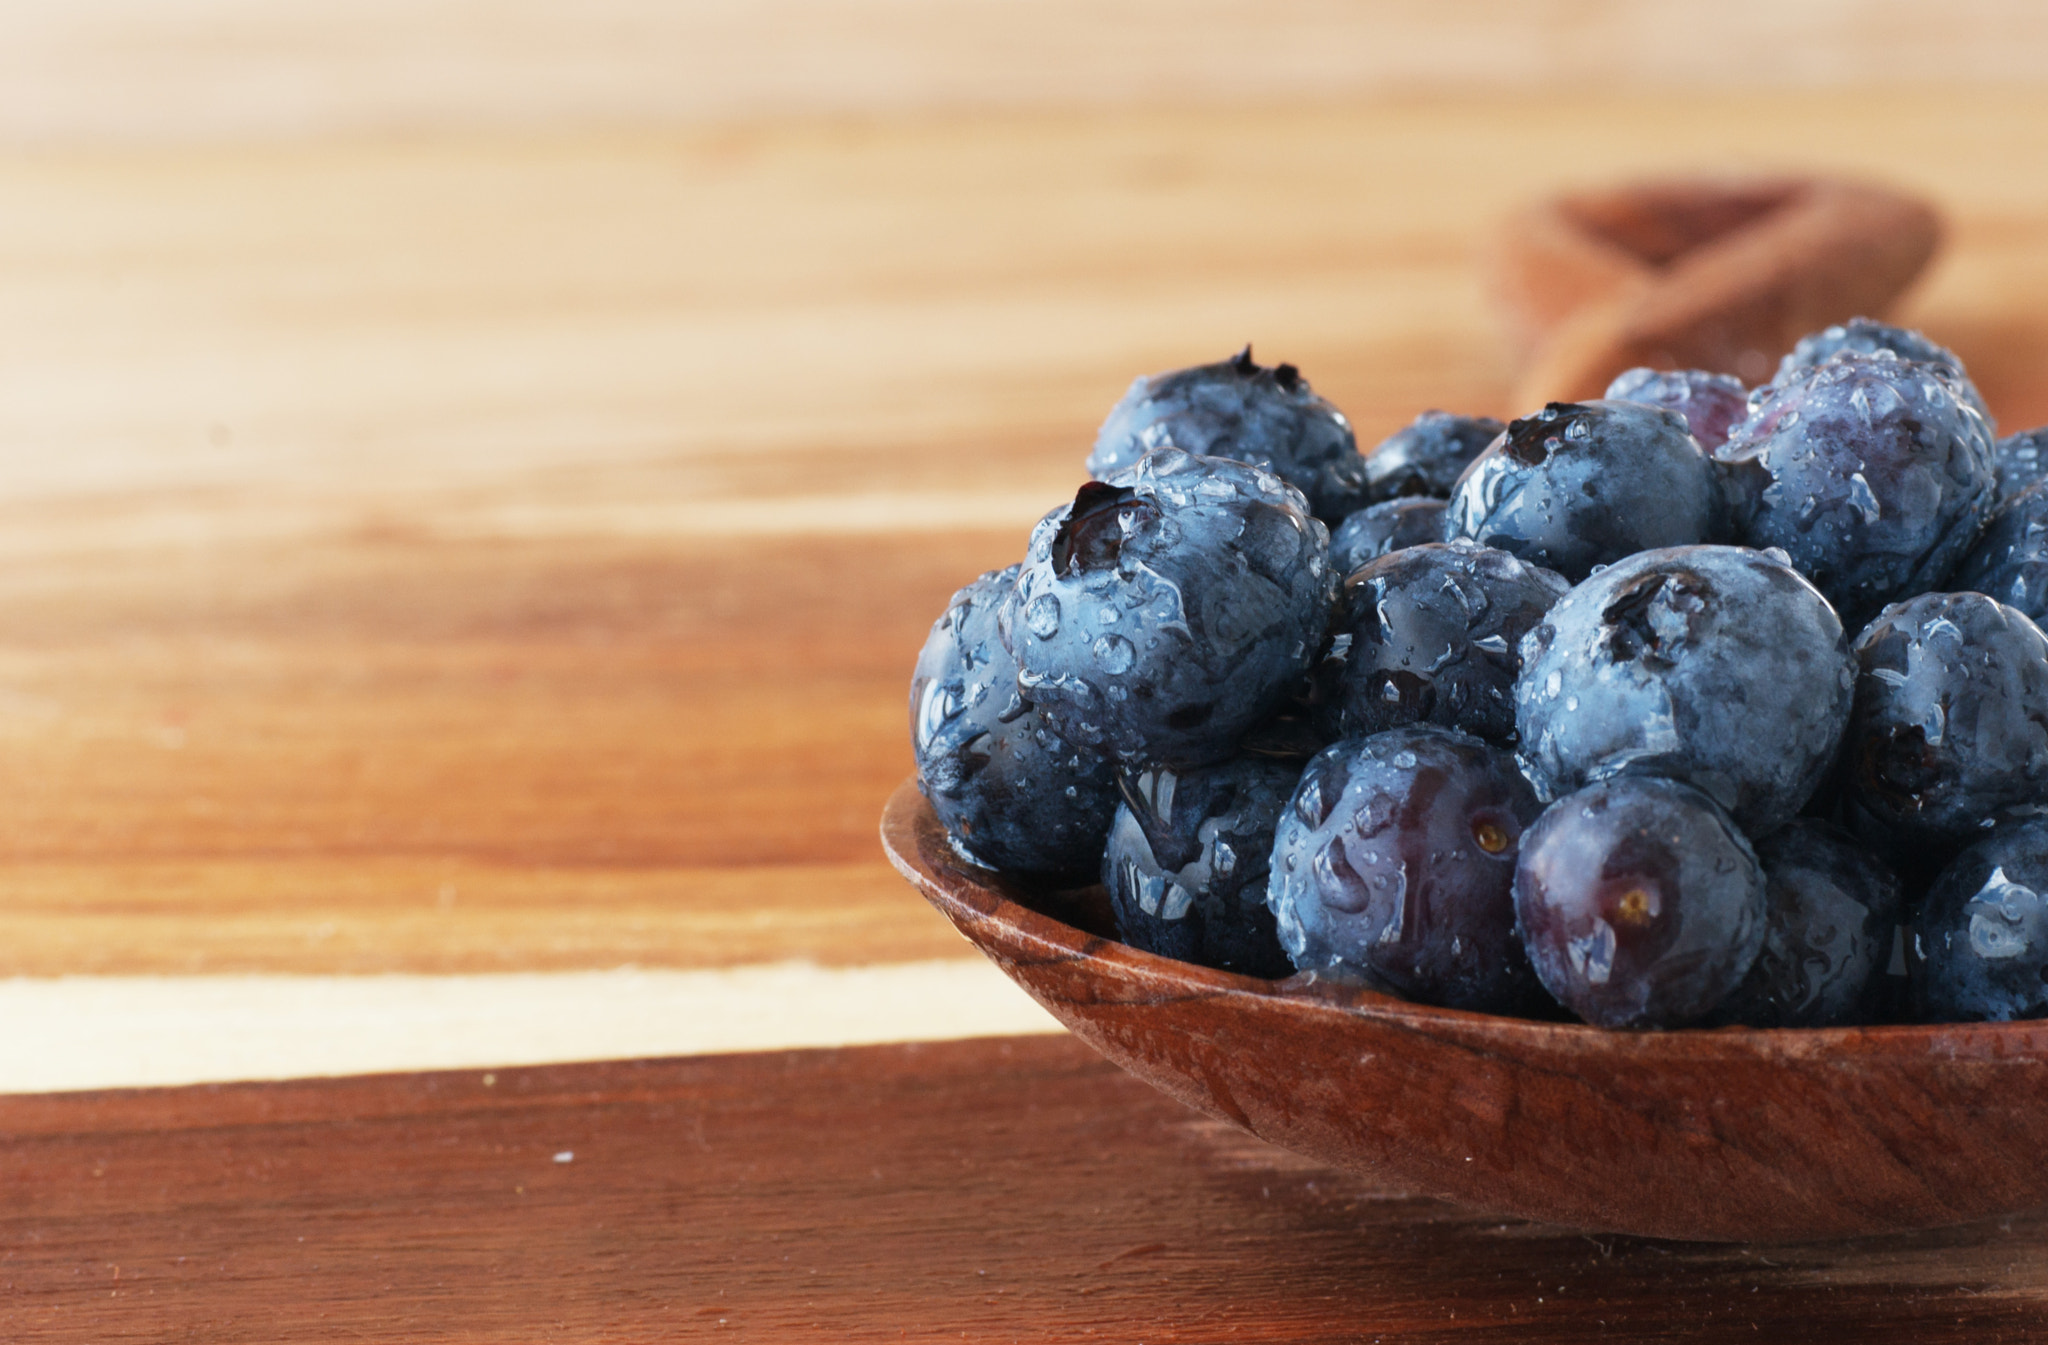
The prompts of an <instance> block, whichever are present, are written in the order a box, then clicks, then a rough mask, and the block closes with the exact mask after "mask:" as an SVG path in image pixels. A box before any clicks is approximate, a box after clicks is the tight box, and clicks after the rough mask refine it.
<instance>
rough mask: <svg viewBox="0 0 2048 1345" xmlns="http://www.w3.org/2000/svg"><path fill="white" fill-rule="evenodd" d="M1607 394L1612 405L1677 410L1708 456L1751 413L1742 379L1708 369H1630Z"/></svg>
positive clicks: (1747, 390) (1725, 440)
mask: <svg viewBox="0 0 2048 1345" xmlns="http://www.w3.org/2000/svg"><path fill="white" fill-rule="evenodd" d="M1604 395H1605V396H1606V398H1607V400H1609V401H1612V402H1641V403H1642V404H1643V405H1645V406H1661V407H1663V408H1664V409H1665V410H1666V411H1676V412H1677V413H1678V414H1679V415H1680V416H1683V417H1684V418H1685V427H1686V429H1688V430H1690V431H1692V437H1693V438H1694V439H1695V440H1697V441H1698V442H1699V446H1700V447H1701V448H1702V449H1704V450H1706V451H1707V452H1709V453H1712V452H1713V451H1714V450H1715V449H1717V448H1719V447H1720V446H1721V445H1722V444H1724V443H1726V442H1728V431H1729V430H1731V429H1733V428H1734V427H1735V426H1736V424H1737V423H1738V422H1740V421H1741V420H1742V419H1743V418H1744V417H1745V416H1747V415H1748V414H1749V389H1747V388H1745V387H1743V386H1742V380H1741V379H1739V378H1736V377H1735V376H1734V375H1733V374H1715V373H1709V372H1707V371H1706V370H1705V369H1668V370H1658V369H1642V368H1637V369H1630V370H1628V371H1627V372H1625V373H1623V374H1621V375H1620V376H1618V377H1617V378H1616V379H1615V380H1614V381H1613V382H1612V383H1609V384H1608V385H1607V391H1606V393H1605V394H1604Z"/></svg>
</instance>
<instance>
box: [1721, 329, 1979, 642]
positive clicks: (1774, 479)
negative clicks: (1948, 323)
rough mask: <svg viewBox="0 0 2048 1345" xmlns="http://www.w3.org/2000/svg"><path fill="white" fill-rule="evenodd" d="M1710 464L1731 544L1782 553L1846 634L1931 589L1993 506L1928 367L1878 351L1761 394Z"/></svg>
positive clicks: (1799, 375)
mask: <svg viewBox="0 0 2048 1345" xmlns="http://www.w3.org/2000/svg"><path fill="white" fill-rule="evenodd" d="M1715 457H1716V459H1717V460H1718V461H1719V462H1720V463H1721V464H1722V465H1723V467H1724V469H1725V475H1726V479H1727V482H1728V484H1729V487H1730V490H1731V494H1732V496H1733V498H1734V499H1735V501H1736V504H1735V511H1736V519H1735V525H1736V533H1737V535H1738V536H1739V537H1740V538H1741V539H1742V540H1743V541H1746V542H1747V543H1749V544H1750V545H1751V546H1758V547H1773V546H1774V547H1778V548H1781V549H1782V550H1783V551H1784V552H1785V553H1786V554H1787V555H1788V556H1789V557H1790V558H1791V561H1792V564H1793V566H1794V567H1796V568H1797V569H1798V570H1799V572H1800V573H1801V574H1804V575H1805V576H1806V577H1807V578H1809V579H1811V580H1813V582H1814V585H1815V586H1816V587H1817V588H1819V589H1820V591H1821V592H1822V593H1824V594H1826V595H1827V597H1828V601H1830V602H1832V603H1833V604H1834V605H1835V608H1836V610H1837V611H1839V612H1840V613H1841V614H1842V619H1843V621H1844V622H1845V623H1846V624H1847V625H1849V626H1850V627H1851V628H1852V629H1854V628H1856V627H1858V626H1860V625H1861V624H1862V623H1863V622H1865V621H1868V620H1869V619H1870V618H1871V617H1872V616H1873V615H1875V614H1876V612H1877V610H1878V609H1879V608H1880V607H1882V606H1884V604H1886V603H1888V602H1893V601H1896V600H1897V599H1899V598H1904V597H1910V596H1912V595H1913V594H1915V593H1924V592H1926V591H1927V590H1929V589H1931V588H1934V587H1937V586H1939V585H1940V584H1941V582H1942V581H1943V580H1944V579H1946V578H1947V577H1948V573H1949V571H1950V570H1952V569H1954V568H1955V565H1956V562H1958V561H1960V560H1961V559H1962V558H1963V556H1964V555H1965V554H1966V553H1968V551H1969V550H1970V548H1971V547H1972V546H1974V545H1975V544H1976V541H1977V535H1978V534H1979V533H1980V532H1981V531H1982V530H1983V527H1984V520H1985V518H1986V516H1987V515H1988V513H1989V510H1990V507H1991V503H1992V500H1993V491H1994V487H1993V479H1992V470H1991V439H1990V436H1989V434H1988V433H1987V431H1986V430H1985V427H1984V420H1983V418H1982V417H1981V416H1979V415H1978V414H1977V413H1976V412H1975V411H1973V410H1971V409H1970V408H1969V407H1967V406H1965V405H1964V404H1963V403H1962V402H1960V401H1958V400H1957V398H1956V396H1955V394H1954V392H1953V391H1952V390H1951V387H1950V385H1949V384H1948V383H1946V382H1944V381H1943V380H1941V379H1940V378H1938V377H1936V376H1935V375H1934V373H1932V372H1931V371H1930V367H1929V366H1926V365H1920V364H1912V363H1908V362H1906V361H1904V360H1901V359H1899V358H1898V357H1897V356H1895V355H1892V354H1891V353H1889V352H1882V353H1879V354H1876V355H1854V354H1843V355H1837V356H1835V357H1834V358H1833V359H1832V360H1829V361H1828V362H1827V363H1825V364H1822V365H1819V366H1817V367H1814V368H1810V369H1796V370H1794V371H1793V372H1792V373H1791V375H1790V376H1789V377H1788V378H1787V379H1786V380H1785V381H1783V382H1781V383H1778V384H1774V385H1772V386H1771V387H1768V388H1763V389H1760V390H1759V391H1758V394H1757V398H1756V400H1755V401H1754V402H1753V404H1752V406H1751V411H1750V417H1749V419H1747V420H1745V421H1744V422H1743V423H1742V424H1740V425H1738V426H1736V428H1735V431H1734V433H1733V434H1732V435H1730V436H1729V439H1728V442H1727V443H1726V444H1723V445H1722V446H1721V448H1720V450H1719V452H1717V453H1716V454H1715Z"/></svg>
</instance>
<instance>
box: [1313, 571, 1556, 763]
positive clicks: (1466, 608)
mask: <svg viewBox="0 0 2048 1345" xmlns="http://www.w3.org/2000/svg"><path fill="white" fill-rule="evenodd" d="M1568 588H1570V585H1569V584H1567V583H1565V581H1564V578H1563V576H1561V575H1558V574H1554V573H1552V572H1551V571H1549V570H1545V569H1542V568H1540V567H1539V566H1535V565H1528V564H1524V563H1523V562H1522V561H1519V560H1517V559H1515V558H1514V557H1513V556H1510V555H1509V554H1508V553H1507V552H1505V551H1495V550H1493V549H1492V548H1490V547H1483V546H1475V545H1474V544H1473V543H1471V542H1465V541H1458V542H1448V543H1441V542H1440V543H1435V544H1432V545H1427V546H1416V547H1410V548H1408V549H1407V550H1404V551H1395V552H1392V553H1390V554H1388V555H1385V556H1382V557H1380V558H1379V559H1378V560H1375V561H1372V562H1370V563H1368V564H1367V565H1366V566H1365V567H1364V568H1362V569H1360V570H1358V571H1357V572H1356V573H1354V574H1353V575H1351V577H1350V578H1349V579H1347V580H1345V582H1344V587H1343V592H1342V596H1341V599H1340V601H1339V605H1338V615H1337V618H1336V620H1335V621H1334V622H1332V624H1331V627H1330V643H1329V648H1328V653H1327V655H1326V656H1325V658H1324V660H1323V662H1322V664H1321V665H1320V666H1319V667H1318V668H1317V670H1316V685H1317V699H1318V701H1319V703H1320V704H1319V713H1320V720H1321V723H1322V727H1323V731H1324V732H1326V733H1328V734H1329V735H1330V736H1331V737H1333V738H1355V737H1361V736H1363V735H1365V734H1369V733H1379V732H1383V731H1384V730H1387V729H1391V728H1398V727H1400V726H1401V725H1404V724H1435V725H1438V726H1439V727H1441V728H1454V729H1462V730H1463V731H1465V732H1466V733H1470V734H1473V735H1474V736H1476V737H1480V738H1485V739H1488V740H1490V741H1492V742H1495V743H1502V744H1507V743H1512V742H1513V741H1514V738H1515V702H1514V688H1515V675H1516V673H1517V672H1518V671H1519V670H1520V667H1521V656H1520V653H1519V652H1518V651H1519V650H1520V647H1521V641H1522V637H1523V636H1524V635H1526V634H1528V632H1529V630H1530V629H1531V628H1532V627H1534V626H1535V625H1536V623H1537V622H1539V621H1541V620H1542V619H1543V614H1544V613H1545V612H1547V611H1549V610H1550V607H1551V604H1553V603H1555V602H1556V601H1557V600H1558V599H1559V598H1561V597H1563V596H1564V594H1565V591H1566V590H1567V589H1568Z"/></svg>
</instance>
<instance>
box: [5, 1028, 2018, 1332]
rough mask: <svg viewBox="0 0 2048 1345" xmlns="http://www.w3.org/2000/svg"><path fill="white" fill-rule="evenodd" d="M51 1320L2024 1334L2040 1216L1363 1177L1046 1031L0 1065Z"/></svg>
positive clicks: (31, 1307)
mask: <svg viewBox="0 0 2048 1345" xmlns="http://www.w3.org/2000/svg"><path fill="white" fill-rule="evenodd" d="M0 1135H4V1137H5V1155H6V1161H5V1168H4V1173H5V1176H4V1180H5V1183H6V1186H5V1189H6V1192H7V1197H8V1198H7V1200H6V1202H5V1208H4V1209H0V1248H4V1252H0V1280H4V1283H5V1286H6V1292H5V1294H4V1295H0V1333H4V1335H5V1336H6V1338H7V1339H8V1340H9V1341H13V1342H20V1345H40V1343H41V1342H58V1341H82V1340H92V1341H95V1342H111V1341H182V1340H205V1341H208V1342H211V1343H212V1345H233V1343H234V1342H243V1341H248V1342H257V1341H262V1342H274V1341H293V1342H299V1341H305V1342H314V1341H330V1340H331V1341H344V1340H347V1341H354V1340H361V1339H365V1338H367V1339H373V1340H378V1341H389V1342H401V1341H402V1342H430V1341H450V1342H453V1341H504V1342H512V1341H520V1342H525V1341H534V1340H550V1341H560V1342H575V1341H599V1340H606V1341H617V1340H650V1339H662V1340H672V1339H690V1340H694V1339H701V1338H730V1339H755V1340H772V1341H790V1340H830V1341H866V1340H883V1339H887V1340H899V1339H905V1338H908V1339H912V1340H936V1339H940V1338H948V1339H960V1338H962V1337H963V1336H964V1337H965V1338H967V1339H972V1340H1017V1341H1055V1340H1058V1341H1071V1340H1080V1339H1084V1338H1094V1339H1106V1340H1127V1341H1137V1340H1146V1341H1223V1340H1252V1341H1261V1340H1263V1341H1282V1340H1285V1341H1331V1342H1335V1341H1345V1342H1351V1341H1359V1340H1368V1341H1370V1340H1380V1341H1385V1342H1440V1341H1452V1340H1455V1341H1460V1342H1468V1341H1474V1340H1480V1341H1488V1340H1501V1341H1510V1340H1511V1341H1516V1342H1534V1341H1560V1342H1561V1341H1585V1340H1615V1341H1642V1340H1687V1341H1707V1342H1711V1341H1734V1340H1742V1341H1753V1340H1758V1339H1762V1340H1840V1339H1879V1338H1884V1339H1911V1340H1914V1341H1918V1342H1928V1343H1929V1345H1939V1343H1941V1342H1951V1341H1953V1342H1969V1343H1970V1345H1988V1343H1990V1342H2001V1341H2003V1342H2017V1341H2023V1340H2032V1339H2038V1338H2040V1336H2041V1335H2042V1334H2043V1333H2044V1332H2048V1276H2044V1273H2043V1267H2044V1265H2048V1260H2044V1258H2043V1256H2042V1254H2041V1249H2042V1246H2043V1244H2044V1241H2048V1223H2044V1222H2043V1221H2042V1219H2040V1218H2039V1217H2029V1218H2022V1219H2014V1220H2009V1221H2005V1222H2001V1223H1980V1224H1974V1225H1969V1226H1966V1227H1963V1228H1959V1229H1951V1230H1948V1231H1946V1232H1942V1233H1936V1234H1920V1235H1914V1236H1903V1237H1892V1238H1878V1239H1868V1240H1864V1241H1861V1242H1850V1243H1832V1244H1830V1243H1823V1244H1812V1245H1806V1246H1799V1247H1775V1248H1742V1247H1735V1248H1701V1247H1688V1246H1682V1245H1677V1244H1671V1243H1659V1242H1651V1241H1642V1240H1637V1239H1629V1238H1588V1237H1584V1236H1581V1235H1578V1234H1573V1233H1567V1232H1563V1231H1560V1230H1557V1229H1552V1228H1549V1227H1546V1226H1543V1225H1533V1224H1522V1223H1513V1222H1510V1223H1502V1222H1500V1221H1498V1220H1486V1219H1480V1218H1476V1217H1474V1216H1471V1215H1468V1214H1464V1213H1461V1212H1459V1211H1457V1210H1454V1209H1451V1208H1449V1207H1446V1206H1442V1205H1439V1204H1436V1203H1435V1202H1432V1201H1428V1200H1420V1199H1414V1198H1410V1197H1405V1196H1402V1195H1400V1194H1398V1193H1395V1192H1388V1191H1384V1190H1376V1189H1374V1188H1372V1187H1371V1186H1368V1185H1365V1184H1363V1183H1361V1182H1360V1181H1359V1180H1358V1179H1356V1178H1353V1177H1349V1176H1346V1175H1344V1174H1341V1173H1338V1172H1334V1171H1332V1170H1329V1169H1326V1168H1320V1167H1316V1166H1314V1165H1311V1164H1306V1163H1303V1162H1302V1161H1300V1160H1298V1159H1295V1158H1292V1157H1290V1156H1289V1155H1287V1154H1284V1153H1282V1152H1280V1151H1278V1150H1274V1149H1271V1148H1268V1147H1267V1146H1265V1145H1263V1144H1261V1143H1259V1142H1258V1141H1256V1140H1251V1139H1248V1138H1246V1137H1244V1136H1242V1135H1240V1134H1238V1133H1237V1132H1235V1131H1233V1130H1230V1129H1228V1128H1227V1127H1223V1126H1221V1125H1219V1124H1217V1123H1215V1122H1211V1121H1208V1120H1206V1119H1203V1118H1200V1117H1197V1116H1195V1115H1194V1114H1193V1113H1190V1112H1187V1111H1185V1110H1184V1109H1182V1108H1180V1107H1179V1106H1178V1105H1177V1104H1175V1103H1173V1102H1170V1101H1168V1100H1167V1099H1165V1098H1163V1097H1161V1096H1160V1095H1158V1094H1157V1093H1154V1092H1153V1091H1152V1090H1151V1089H1149V1088H1147V1087H1146V1086H1145V1085H1143V1084H1141V1083H1138V1082H1137V1081H1136V1080H1133V1079H1131V1078H1129V1077H1128V1076H1126V1075H1123V1074H1120V1073H1118V1072H1117V1071H1115V1070H1114V1069H1112V1068H1111V1067H1110V1066H1108V1065H1106V1064H1104V1063H1102V1062H1101V1061H1099V1060H1098V1059H1096V1058H1095V1057H1094V1056H1093V1055H1092V1054H1091V1053H1089V1052H1088V1050H1087V1049H1086V1048H1085V1047H1083V1046H1081V1045H1080V1044H1079V1043H1077V1042H1074V1041H1071V1040H1069V1039H1063V1038H1036V1039H1019V1040H1013V1041H996V1042H975V1043H947V1044H937V1045H927V1046H917V1047H871V1048H859V1049H850V1050H843V1051H826V1052H798V1053H790V1054H782V1055H760V1056H726V1057H713V1058H703V1059H695V1060H685V1061H651V1062H642V1063H637V1064H622V1065H595V1066H574V1067H562V1068H546V1069H533V1070H518V1071H498V1072H496V1073H494V1074H492V1075H480V1074H477V1073H474V1072H472V1073H467V1074H452V1075H451V1074H442V1075H424V1076H410V1077H403V1078H374V1079H360V1080H349V1081H337V1082H326V1083H304V1084H289V1085H272V1086H266V1087H221V1088H205V1089H192V1090H170V1091H156V1092H149V1093H132V1094H120V1093H114V1094H86V1095H72V1096H65V1097H53V1098H46V1099H35V1098H12V1099H5V1100H0Z"/></svg>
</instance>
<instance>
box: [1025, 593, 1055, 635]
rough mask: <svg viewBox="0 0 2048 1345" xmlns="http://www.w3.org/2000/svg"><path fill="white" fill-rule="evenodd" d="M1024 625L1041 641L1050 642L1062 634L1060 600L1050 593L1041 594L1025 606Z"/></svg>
mask: <svg viewBox="0 0 2048 1345" xmlns="http://www.w3.org/2000/svg"><path fill="white" fill-rule="evenodd" d="M1024 625H1025V628H1026V629H1028V630H1029V631H1030V632H1031V633H1032V634H1033V635H1036V636H1037V637H1038V638H1039V639H1041V640H1050V639H1051V638H1052V637H1053V636H1055V635H1057V634H1059V633H1060V600H1059V599H1058V598H1056V597H1054V596H1053V595H1052V594H1050V593H1041V594H1039V595H1038V596H1037V597H1035V598H1033V599H1032V600H1031V601H1030V602H1027V603H1025V604H1024Z"/></svg>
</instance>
